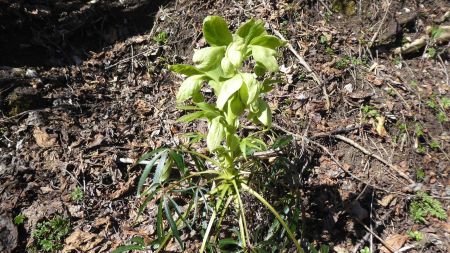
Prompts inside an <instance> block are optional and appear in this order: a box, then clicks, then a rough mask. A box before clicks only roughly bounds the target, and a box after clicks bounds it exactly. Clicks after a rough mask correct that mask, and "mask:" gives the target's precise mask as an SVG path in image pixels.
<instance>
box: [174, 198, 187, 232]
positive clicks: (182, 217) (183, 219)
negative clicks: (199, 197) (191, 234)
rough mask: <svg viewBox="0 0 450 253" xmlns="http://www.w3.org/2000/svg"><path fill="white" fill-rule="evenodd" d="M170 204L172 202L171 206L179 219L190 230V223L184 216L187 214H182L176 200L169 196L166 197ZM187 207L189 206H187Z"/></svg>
mask: <svg viewBox="0 0 450 253" xmlns="http://www.w3.org/2000/svg"><path fill="white" fill-rule="evenodd" d="M168 198H169V201H170V204H172V206H173V207H174V210H175V212H176V213H177V214H178V217H179V219H181V220H182V221H183V223H184V224H185V225H186V226H187V227H188V228H189V229H190V230H192V227H191V225H190V224H189V223H188V222H187V220H186V219H185V218H184V217H185V216H187V215H186V214H184V215H183V214H182V211H181V208H180V207H179V206H178V204H177V202H175V200H173V199H172V198H171V197H168ZM191 205H192V204H191ZM188 209H189V208H188Z"/></svg>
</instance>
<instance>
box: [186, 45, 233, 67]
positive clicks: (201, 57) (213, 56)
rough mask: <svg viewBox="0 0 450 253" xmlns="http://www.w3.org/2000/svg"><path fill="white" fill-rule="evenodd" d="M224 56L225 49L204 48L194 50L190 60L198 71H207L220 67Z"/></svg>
mask: <svg viewBox="0 0 450 253" xmlns="http://www.w3.org/2000/svg"><path fill="white" fill-rule="evenodd" d="M224 54H225V47H205V48H202V49H199V50H196V51H195V52H194V56H193V58H192V60H193V62H194V64H195V66H196V67H197V68H198V69H200V70H203V71H209V70H213V69H215V68H217V67H218V66H220V62H221V61H222V58H223V57H224Z"/></svg>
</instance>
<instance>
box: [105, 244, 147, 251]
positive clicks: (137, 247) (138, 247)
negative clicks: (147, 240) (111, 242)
mask: <svg viewBox="0 0 450 253" xmlns="http://www.w3.org/2000/svg"><path fill="white" fill-rule="evenodd" d="M130 250H145V246H143V245H138V244H136V245H123V246H120V247H117V248H116V249H115V250H113V251H111V253H122V252H128V251H130Z"/></svg>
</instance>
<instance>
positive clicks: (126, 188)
mask: <svg viewBox="0 0 450 253" xmlns="http://www.w3.org/2000/svg"><path fill="white" fill-rule="evenodd" d="M38 2H40V1H36V2H34V1H33V3H30V4H26V3H22V2H20V3H16V1H0V21H1V22H0V23H1V26H0V31H1V33H2V35H1V38H0V110H1V114H0V201H1V207H0V234H1V238H0V252H26V251H32V249H33V248H34V249H35V250H37V251H40V250H42V247H43V245H42V240H45V239H46V238H44V237H45V236H49V234H51V232H48V231H47V232H44V233H41V235H40V236H39V235H37V233H36V231H39V230H41V231H42V230H43V227H45V224H50V225H49V226H50V227H52V228H54V227H57V228H59V229H61V231H60V234H59V235H52V236H54V237H53V238H52V239H48V238H47V239H48V240H49V241H50V242H51V244H54V245H50V246H49V247H52V246H53V248H51V249H50V250H49V251H59V250H62V251H63V252H110V251H111V250H113V249H115V248H117V247H118V246H120V245H124V244H127V243H129V242H130V239H131V238H132V237H135V236H140V237H142V238H144V239H145V241H146V242H147V241H151V240H152V239H153V238H154V237H155V233H156V232H155V221H154V220H155V219H154V216H155V213H154V209H155V208H154V206H152V205H149V206H148V207H147V209H146V210H147V211H146V212H144V215H143V216H141V217H140V218H139V219H138V222H136V218H137V212H138V209H139V207H140V204H141V203H142V202H141V200H140V199H139V198H137V197H136V185H137V180H138V179H139V177H140V175H141V172H142V169H143V167H142V166H140V165H138V166H132V165H131V164H130V163H129V162H127V161H128V160H131V161H135V160H136V159H138V158H139V157H140V156H141V155H142V154H143V153H145V152H146V151H149V150H152V149H155V148H157V147H161V146H172V147H173V146H176V145H178V144H180V142H182V139H183V134H185V133H186V132H188V131H200V132H202V131H205V127H204V125H202V124H190V125H188V126H186V125H185V124H181V123H177V122H176V120H177V119H178V118H179V117H180V116H181V115H182V114H181V112H180V111H179V110H178V109H177V108H176V101H175V93H176V91H177V89H178V87H179V85H180V83H181V81H182V79H181V78H180V76H178V75H176V74H174V73H172V72H170V71H169V70H168V66H169V65H170V64H175V63H185V64H189V63H191V58H192V53H193V49H196V48H200V47H204V46H206V43H205V41H204V40H203V39H202V29H201V27H202V21H203V19H204V18H205V17H206V16H208V15H220V16H222V17H224V18H225V20H227V22H228V23H229V24H230V29H231V30H234V29H235V28H236V27H238V26H239V25H240V24H242V23H243V22H245V21H246V20H248V19H249V18H258V19H262V20H264V21H265V22H266V25H267V28H268V32H269V33H271V34H275V35H277V36H282V37H283V38H285V39H286V40H287V41H288V42H289V45H290V47H284V48H282V49H281V50H280V62H279V63H280V70H281V75H280V77H281V78H282V79H283V82H282V83H281V84H278V85H277V86H276V88H275V89H274V90H273V91H272V92H271V93H270V94H269V95H268V96H267V99H268V100H269V104H270V106H271V109H272V111H273V112H274V113H273V114H274V117H273V121H274V123H275V125H274V127H273V128H272V131H271V133H272V134H273V135H274V136H277V135H279V136H282V135H292V136H293V137H294V139H295V141H294V142H293V143H292V145H291V146H289V148H287V149H286V150H284V151H285V152H284V154H283V156H284V157H285V158H288V159H289V160H290V161H292V163H291V164H292V166H291V167H290V169H289V170H283V171H277V170H276V169H274V170H272V171H270V173H268V174H266V175H265V178H262V180H263V181H264V180H267V182H268V184H270V187H267V188H268V189H271V190H270V191H269V192H266V194H267V198H269V199H271V200H272V201H273V203H274V206H275V207H276V208H277V209H278V210H288V211H286V216H287V218H288V219H294V218H295V217H294V218H293V216H295V215H296V216H298V217H299V218H300V220H301V224H302V226H299V227H298V228H297V231H296V232H297V233H298V234H300V230H301V231H302V233H301V235H302V236H301V237H302V240H303V241H304V243H305V242H309V243H311V244H312V245H316V246H317V247H318V246H319V245H327V246H329V247H330V252H338V253H342V252H370V251H364V250H365V249H372V252H390V250H392V251H398V252H450V239H449V238H450V223H449V219H448V216H449V215H450V211H449V206H450V178H449V172H450V152H449V151H450V119H449V118H450V82H449V75H450V46H449V45H450V44H449V40H450V2H448V1H446V0H437V1H427V0H416V1H396V0H381V1H370V0H360V1H352V0H335V1H330V0H323V1H321V0H320V1H289V0H279V1H272V0H250V1H232V0H218V1H194V0H177V1H156V2H157V3H155V1H117V3H116V2H114V1H43V2H45V3H38ZM124 3H125V4H124ZM127 3H129V5H126V4H127ZM410 42H413V43H416V42H417V43H418V44H420V46H418V47H417V48H413V49H411V47H409V46H408V45H409V43H410ZM402 46H404V47H405V48H403V50H402V51H401V52H398V50H399V49H398V48H399V47H402ZM408 47H409V48H408ZM410 49H411V50H410ZM409 51H410V52H409ZM302 59H303V60H304V61H302ZM308 66H309V67H310V68H311V71H309V70H308V69H307V68H308ZM306 140H310V141H309V142H308V141H306ZM266 186H267V185H266ZM423 193H426V195H425V197H423ZM289 196H291V197H289ZM293 196H295V197H293ZM420 196H422V197H420ZM427 196H431V197H432V198H433V199H434V200H436V201H438V202H439V203H436V202H433V203H434V204H432V205H431V207H429V208H430V209H432V210H434V211H436V210H438V209H439V208H443V210H444V214H445V213H446V214H445V215H442V212H440V214H441V215H433V214H426V213H425V214H424V215H423V219H422V220H421V221H419V220H420V214H417V212H416V213H414V212H413V211H411V209H412V208H411V207H412V206H414V203H416V204H417V203H419V204H420V203H422V204H423V203H430V202H429V201H428V198H427ZM293 198H295V199H296V201H294V202H295V205H297V207H295V206H293V205H294V204H293V202H292V199H293ZM427 201H428V202H427ZM294 209H298V210H300V211H298V212H296V211H295V210H294ZM251 210H252V213H251V214H248V216H249V222H250V223H251V227H253V228H255V231H256V232H255V235H254V237H255V240H256V238H259V240H262V239H261V238H264V237H266V238H267V237H268V236H267V235H266V234H265V233H267V231H270V229H269V228H270V227H271V224H272V222H273V217H272V216H270V215H269V213H267V212H266V211H265V210H264V209H263V208H261V207H260V206H258V205H256V204H255V205H254V206H253V208H252V209H251ZM441 211H442V210H441ZM437 212H438V213H439V211H437ZM288 216H289V217H288ZM418 216H419V217H418ZM442 216H444V217H442ZM58 218H60V219H59V220H58V221H59V223H58V224H57V225H55V224H56V223H55V222H54V223H52V222H51V221H55V220H56V219H58ZM294 220H295V219H294ZM45 222H47V223H45ZM199 226H201V224H200V225H199ZM300 227H301V228H300ZM52 228H50V229H52ZM258 234H262V236H260V237H258V236H257V235H258ZM414 235H415V236H414ZM277 236H280V235H277ZM418 237H422V238H418ZM277 238H278V237H277ZM279 238H281V239H276V240H278V242H279V243H280V245H281V244H282V242H285V238H284V237H279ZM183 239H184V240H185V243H186V245H187V247H186V250H185V251H186V252H197V251H198V248H199V235H196V234H195V233H187V234H186V235H185V236H184V237H183ZM276 240H275V241H276ZM39 242H40V243H41V244H39ZM270 243H273V242H272V241H271V242H270ZM44 244H45V243H44ZM274 245H275V244H274ZM283 245H284V244H283ZM383 245H384V246H383ZM274 247H275V248H273V247H272V248H271V249H273V250H272V251H268V252H280V251H282V250H281V247H282V246H277V245H275V246H274ZM277 247H278V248H277ZM283 247H284V246H283ZM286 247H287V249H289V247H288V246H286ZM269 248H270V247H269ZM399 250H400V251H399ZM167 251H171V252H180V251H181V249H179V248H178V244H177V243H176V242H175V241H173V242H172V241H171V242H169V245H168V248H167ZM149 252H151V249H149Z"/></svg>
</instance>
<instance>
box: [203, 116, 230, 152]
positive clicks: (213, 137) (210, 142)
mask: <svg viewBox="0 0 450 253" xmlns="http://www.w3.org/2000/svg"><path fill="white" fill-rule="evenodd" d="M221 120H223V117H221V116H219V117H215V118H214V119H213V120H212V121H211V124H210V126H209V132H208V136H207V137H206V145H207V146H208V149H209V150H210V151H211V152H213V151H215V150H216V149H217V148H218V147H220V144H221V143H222V141H223V138H225V127H224V126H223V125H222V123H221V122H220V121H221Z"/></svg>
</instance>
